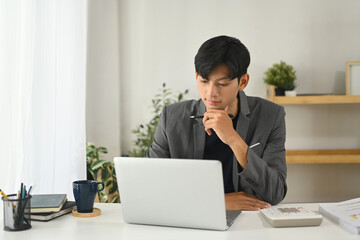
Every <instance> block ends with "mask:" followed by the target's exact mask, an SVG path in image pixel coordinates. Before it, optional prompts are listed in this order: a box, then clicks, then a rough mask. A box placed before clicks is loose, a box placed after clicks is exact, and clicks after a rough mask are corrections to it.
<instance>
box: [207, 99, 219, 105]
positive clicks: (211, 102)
mask: <svg viewBox="0 0 360 240" xmlns="http://www.w3.org/2000/svg"><path fill="white" fill-rule="evenodd" d="M206 101H207V102H208V103H209V104H210V105H218V104H219V103H220V101H214V100H206Z"/></svg>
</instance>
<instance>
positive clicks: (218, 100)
mask: <svg viewBox="0 0 360 240" xmlns="http://www.w3.org/2000/svg"><path fill="white" fill-rule="evenodd" d="M196 82H197V87H198V91H199V94H200V97H201V99H202V101H203V102H204V104H205V106H206V109H207V110H209V109H225V108H226V107H228V112H229V113H236V112H237V110H238V109H237V108H238V99H237V94H238V91H239V90H242V89H244V88H245V87H242V85H241V83H240V84H239V82H238V78H234V79H231V77H230V70H229V68H228V67H227V66H226V65H225V64H222V65H219V66H217V67H216V68H214V69H213V70H212V71H211V72H210V74H209V76H208V79H204V78H202V77H201V76H200V75H199V74H197V73H196ZM245 86H246V85H245Z"/></svg>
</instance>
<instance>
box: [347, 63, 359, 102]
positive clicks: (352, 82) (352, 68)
mask: <svg viewBox="0 0 360 240" xmlns="http://www.w3.org/2000/svg"><path fill="white" fill-rule="evenodd" d="M345 74H346V95H360V81H359V80H360V61H357V62H346V71H345Z"/></svg>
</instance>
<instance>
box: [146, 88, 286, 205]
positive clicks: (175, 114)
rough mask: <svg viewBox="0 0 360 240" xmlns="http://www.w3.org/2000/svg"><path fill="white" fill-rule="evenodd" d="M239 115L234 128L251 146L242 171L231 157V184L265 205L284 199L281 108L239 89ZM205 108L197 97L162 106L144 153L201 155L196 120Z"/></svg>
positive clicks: (199, 121) (202, 132)
mask: <svg viewBox="0 0 360 240" xmlns="http://www.w3.org/2000/svg"><path fill="white" fill-rule="evenodd" d="M239 99H240V101H239V109H240V111H239V118H238V121H237V125H236V131H237V132H238V133H239V135H240V136H241V138H242V139H243V140H244V141H245V142H246V144H248V146H252V145H254V144H256V143H260V144H258V145H257V146H255V147H253V148H249V150H248V153H247V166H246V168H245V169H242V168H241V167H240V165H239V164H238V162H237V160H236V158H235V155H234V157H233V184H234V189H235V191H236V192H238V191H244V192H246V193H249V194H252V195H255V196H257V197H258V198H259V199H262V200H264V201H266V202H269V203H270V204H278V203H279V202H281V200H283V198H284V197H285V194H286V191H287V186H286V181H285V180H286V161H285V147H284V145H285V111H284V108H283V107H281V106H279V105H277V104H274V103H272V102H269V101H267V100H264V99H261V98H257V97H248V96H246V95H245V93H244V92H243V91H240V92H239ZM205 111H206V108H205V105H204V103H203V102H202V101H201V99H200V100H197V101H196V100H190V101H184V102H180V103H175V104H172V105H169V106H166V107H164V109H163V111H162V113H161V117H160V122H159V125H158V127H157V129H156V133H155V136H154V141H153V143H152V145H151V147H150V149H149V151H148V157H158V158H185V159H202V158H203V153H204V148H205V130H204V125H203V123H202V119H190V116H191V115H203V114H204V113H205Z"/></svg>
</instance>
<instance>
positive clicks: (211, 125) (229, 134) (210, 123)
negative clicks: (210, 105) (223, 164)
mask: <svg viewBox="0 0 360 240" xmlns="http://www.w3.org/2000/svg"><path fill="white" fill-rule="evenodd" d="M203 123H204V126H205V131H206V132H207V134H208V135H211V129H213V130H214V131H215V132H216V134H217V136H218V137H219V138H220V140H221V141H222V142H223V143H225V144H227V145H230V142H231V140H232V139H234V138H236V137H239V135H238V134H237V132H236V131H235V129H234V127H233V122H232V120H231V118H230V117H229V116H228V113H227V112H226V109H225V110H220V109H210V110H208V111H207V112H205V114H204V118H203Z"/></svg>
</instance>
